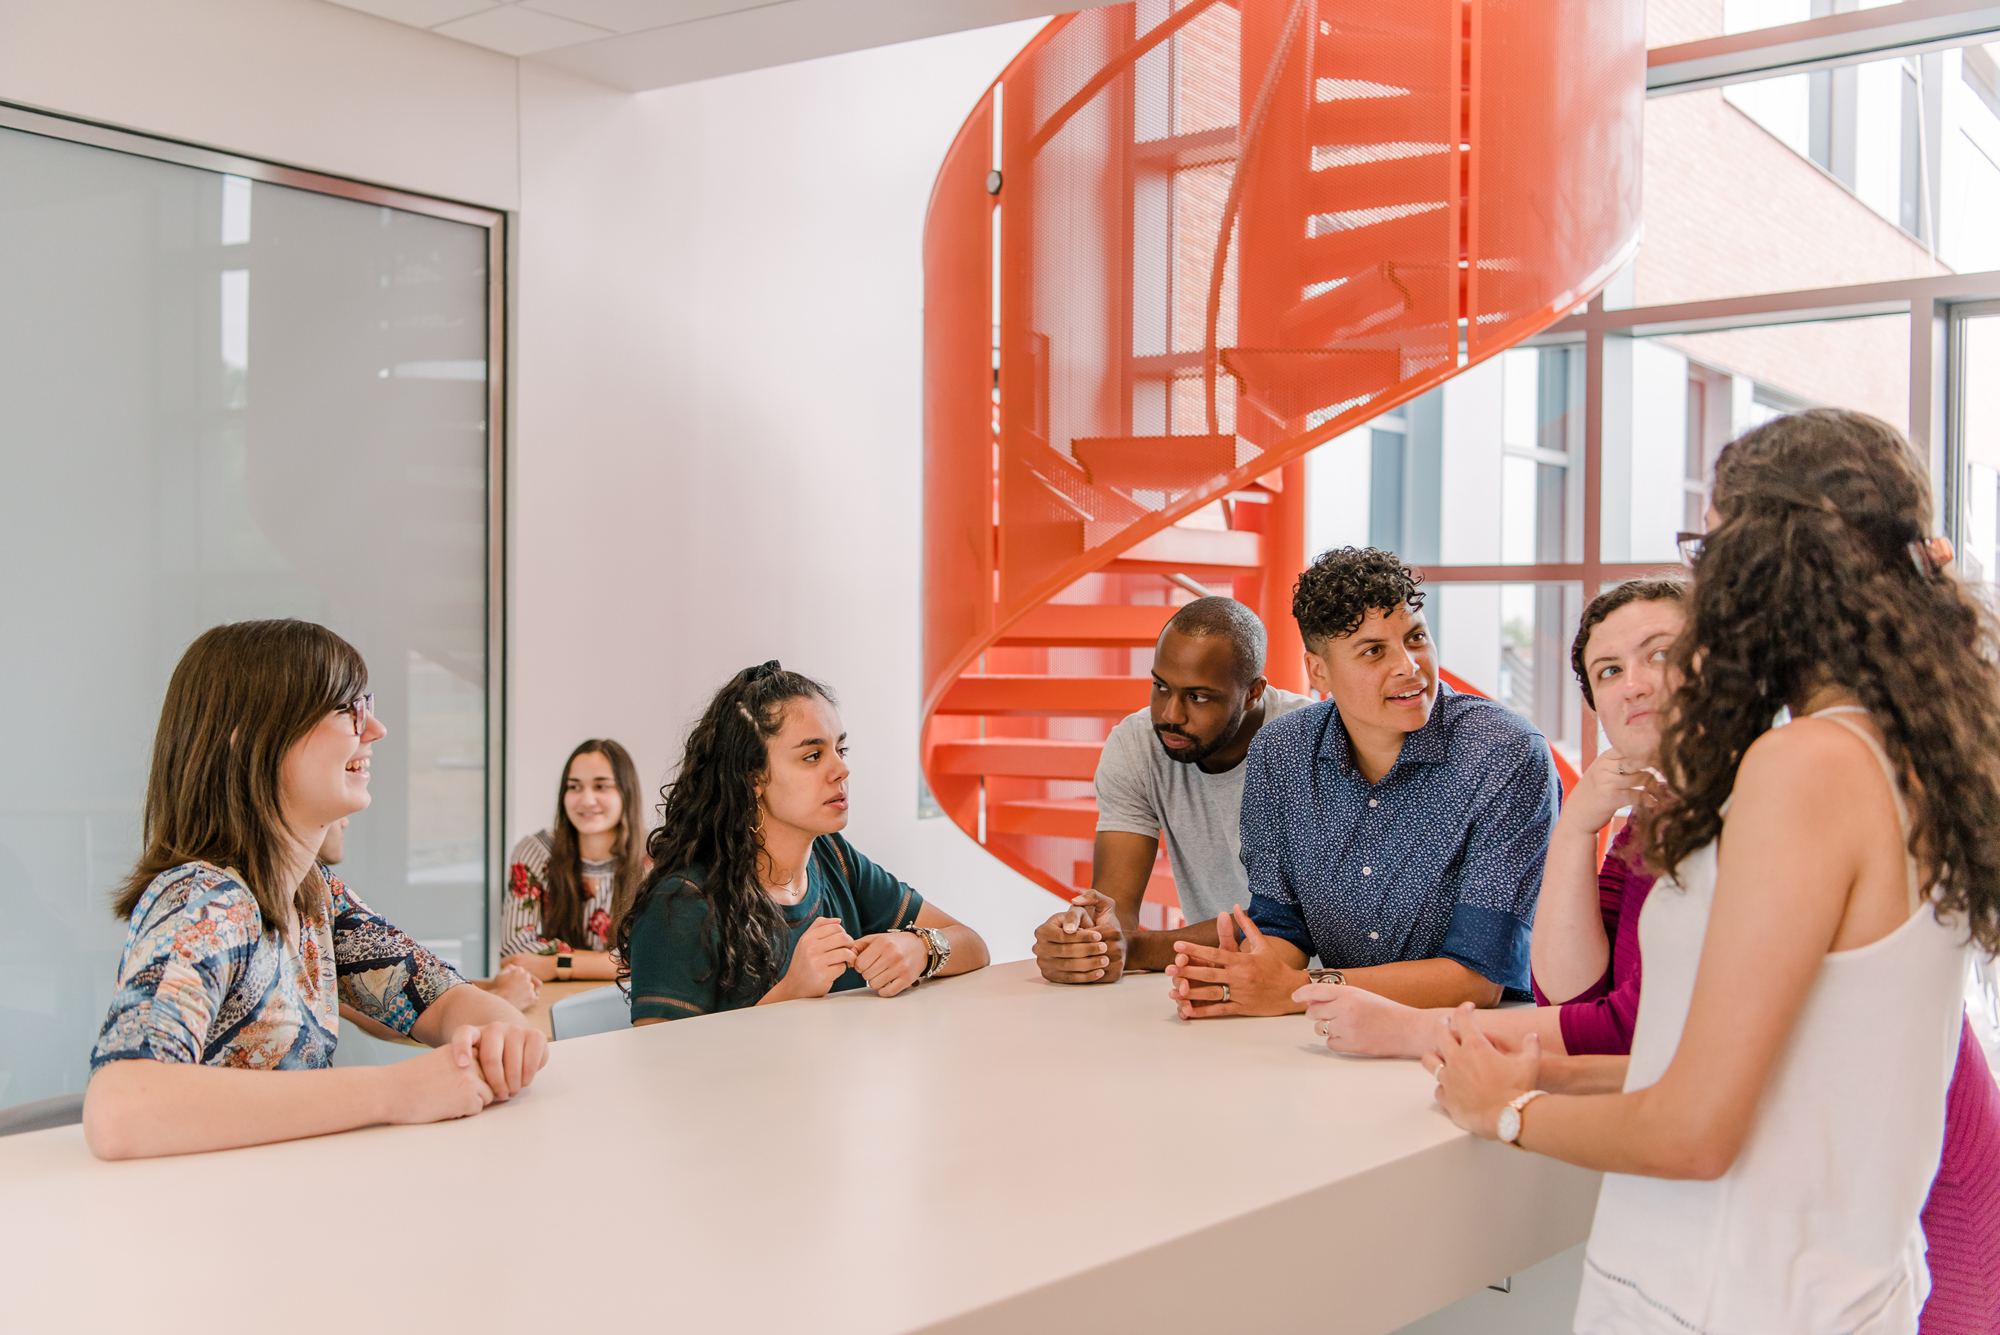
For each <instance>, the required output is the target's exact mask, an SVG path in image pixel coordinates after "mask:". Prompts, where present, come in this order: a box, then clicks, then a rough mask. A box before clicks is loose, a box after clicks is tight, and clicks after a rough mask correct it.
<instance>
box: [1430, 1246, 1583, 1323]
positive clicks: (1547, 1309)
mask: <svg viewBox="0 0 2000 1335" xmlns="http://www.w3.org/2000/svg"><path fill="white" fill-rule="evenodd" d="M1582 1284H1583V1247H1582V1246H1581V1245H1578V1246H1575V1247H1572V1248H1570V1249H1569V1250H1568V1251H1566V1252H1559V1253H1558V1254H1556V1255H1555V1256H1551V1257H1550V1258H1549V1259H1548V1260H1546V1261H1544V1262H1542V1263H1541V1264H1540V1265H1538V1266H1535V1267H1534V1268H1532V1269H1530V1270H1524V1271H1522V1272H1521V1273H1520V1274H1518V1275H1515V1276H1514V1277H1513V1279H1512V1292H1509V1293H1500V1292H1497V1291H1495V1290H1493V1289H1481V1290H1480V1291H1479V1292H1478V1293H1475V1294H1473V1295H1472V1296H1471V1297H1469V1298H1462V1299H1460V1300H1459V1301H1458V1302H1455V1303H1453V1304H1452V1305H1451V1306H1450V1307H1447V1308H1445V1309H1444V1310H1443V1311H1441V1312H1433V1313H1431V1314H1430V1315H1429V1316H1427V1317H1425V1318H1424V1319H1423V1320H1421V1321H1413V1322H1411V1323H1410V1324H1409V1325H1407V1326H1404V1327H1403V1328H1402V1329H1401V1330H1399V1331H1397V1332H1395V1335H1569V1331H1570V1329H1571V1326H1570V1322H1571V1320H1572V1318H1574V1317H1575V1316H1576V1292H1577V1289H1578V1288H1579V1287H1581V1286H1582Z"/></svg>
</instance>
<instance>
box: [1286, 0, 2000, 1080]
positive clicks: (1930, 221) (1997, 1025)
mask: <svg viewBox="0 0 2000 1335" xmlns="http://www.w3.org/2000/svg"><path fill="white" fill-rule="evenodd" d="M1895 8H1896V7H1895V6H1887V7H1882V6H1868V5H1865V4H1864V5H1861V6H1859V7H1857V6H1855V5H1852V4H1838V5H1836V4H1833V3H1829V2H1827V0H1742V2H1741V3H1739V2H1738V0H1728V2H1727V3H1718V2H1715V0H1709V2H1707V3H1704V2H1702V0H1686V2H1684V3H1676V4H1656V5H1655V6H1653V8H1652V10H1651V11H1650V12H1649V23H1651V24H1652V26H1653V39H1654V43H1655V46H1656V48H1657V47H1662V46H1663V44H1664V43H1668V42H1677V43H1686V44H1687V45H1684V46H1674V47H1667V48H1665V49H1656V50H1655V51H1654V53H1653V56H1654V59H1653V68H1652V76H1651V78H1650V79H1649V82H1651V83H1652V84H1653V92H1654V94H1655V95H1654V97H1653V98H1652V100H1650V101H1649V102H1648V103H1647V116H1646V133H1645V156H1646V161H1645V216H1646V239H1645V243H1644V245H1643V246H1642V247H1641V249H1640V253H1639V256H1638V258H1637V260H1636V261H1635V263H1634V264H1633V266H1632V267H1631V268H1630V269H1628V270H1627V271H1626V272H1624V273H1622V274H1620V275H1618V277H1617V278H1615V279H1614V280H1613V281H1612V282H1611V283H1610V285H1609V286H1608V287H1607V288H1606V289H1605V291H1604V292H1603V293H1601V294H1600V295H1599V296H1598V297H1597V298H1595V299H1593V300H1592V301H1591V303H1590V304H1589V307H1588V308H1587V309H1579V310H1578V311H1577V312H1575V313H1573V314H1572V315H1571V316H1570V317H1569V318H1568V319H1567V320H1565V321H1563V322H1562V323H1560V324H1558V325H1557V326H1555V327H1554V328H1553V329H1551V330H1549V331H1547V332H1546V333H1545V334H1543V335H1542V336H1540V337H1538V338H1536V339H1534V340H1532V341H1531V345H1530V346H1525V347H1520V348H1515V349H1513V350H1510V351H1508V352H1505V353H1503V354H1501V355H1500V356H1499V357H1497V358H1494V359H1492V360H1491V361H1489V362H1487V363H1485V364H1483V365H1481V366H1476V367H1472V368H1470V369H1469V370H1468V371H1466V372H1464V373H1462V374H1461V375H1460V376H1458V377H1457V378H1456V379H1454V380H1452V381H1451V382H1449V383H1448V384H1446V385H1445V386H1444V387H1443V388H1442V389H1440V390H1438V391H1435V392H1434V393H1432V394H1430V395H1428V396H1426V397H1425V398H1424V399H1420V400H1418V401H1416V402H1414V403H1411V404H1408V405H1405V406H1404V407H1402V408H1399V409H1397V410H1396V411H1394V412H1392V413H1389V414H1387V415H1386V416H1384V417H1382V418H1379V419H1377V420H1376V421H1374V422H1372V423H1369V424H1368V425H1366V426H1364V427H1361V428H1359V429H1358V430H1355V431H1351V432H1349V433H1348V434H1346V435H1344V436H1342V437H1339V438H1338V439H1336V440H1333V441H1330V442H1328V443H1327V444H1326V445H1323V446H1321V447H1320V448H1319V449H1318V450H1317V451H1315V452H1314V453H1313V454H1312V455H1311V456H1310V457H1309V460H1308V490H1309V516H1310V517H1309V529H1308V539H1309V542H1310V543H1311V545H1312V549H1313V550H1314V551H1315V552H1317V551H1322V550H1325V549H1326V548H1328V547H1332V546H1338V545H1343V544H1347V543H1355V544H1360V543H1369V544H1372V545H1375V546H1381V547H1389V548H1392V549H1394V550H1395V551H1397V552H1399V553H1400V554H1402V555H1403V556H1404V557H1405V558H1406V559H1408V560H1410V561H1411V562H1413V563H1414V564H1417V565H1419V566H1421V567H1423V569H1424V571H1425V575H1426V584H1427V587H1428V588H1429V589H1430V590H1431V596H1430V600H1429V603H1428V606H1429V609H1430V610H1431V613H1432V620H1433V622H1434V624H1435V627H1436V631H1437V637H1438V643H1439V646H1440V650H1441V655H1442V659H1443V665H1444V667H1445V668H1446V669H1447V670H1448V671H1450V672H1452V673H1454V674H1455V675H1456V676H1458V677H1459V678H1460V679H1462V680H1463V681H1465V682H1466V683H1468V684H1470V685H1472V686H1474V687H1476V688H1477V689H1479V690H1481V691H1484V692H1486V693H1487V694H1489V695H1492V696H1494V697H1496V698H1497V699H1499V700H1501V701H1503V702H1505V703H1506V704H1507V705H1508V706H1509V707H1511V708H1513V709H1515V710H1517V711H1519V712H1520V713H1521V714H1523V715H1524V716H1526V717H1528V718H1530V719H1532V720H1533V721H1534V722H1535V723H1536V724H1537V725H1538V726H1539V727H1540V728H1541V729H1542V731H1543V732H1544V733H1546V734H1547V736H1548V737H1549V738H1550V740H1551V741H1552V742H1553V743H1554V744H1555V745H1556V747H1557V749H1558V750H1559V751H1561V752H1562V753H1563V754H1565V755H1566V756H1567V757H1568V758H1569V759H1571V760H1572V761H1573V762H1575V763H1576V764H1578V765H1579V766H1581V765H1582V764H1585V763H1588V761H1589V760H1590V759H1591V758H1592V757H1593V756H1594V755H1595V754H1596V752H1597V750H1598V748H1599V746H1601V745H1602V742H1601V734H1600V733H1599V731H1598V729H1597V726H1596V721H1595V719H1594V718H1593V717H1592V716H1591V714H1590V713H1589V711H1587V710H1586V709H1585V708H1584V707H1583V701H1582V698H1581V693H1580V692H1579V691H1577V690H1576V688H1575V683H1574V681H1573V679H1572V677H1571V675H1570V668H1569V652H1568V650H1569V641H1570V638H1571V637H1572V636H1573V634H1574V632H1575V627H1576V624H1577V616H1578V613H1579V611H1580V609H1581V604H1582V602H1583V601H1584V600H1585V599H1586V598H1587V597H1588V596H1589V595H1590V594H1592V593H1594V592H1595V591H1597V590H1599V589H1601V588H1603V587H1606V586H1607V585H1609V584H1611V583H1614V582H1616V581H1618V580H1621V579H1626V578H1630V577H1632V576H1634V575H1638V574H1642V573H1646V572H1648V571H1653V570H1658V569H1661V568H1663V567H1664V568H1672V567H1674V565H1675V563H1676V562H1677V560H1678V558H1677V554H1676V550H1675V542H1674V536H1675V534H1676V533H1677V532H1679V531H1681V530H1684V529H1685V530H1700V529H1701V528H1702V527H1704V523H1703V517H1704V514H1705V512H1706V509H1707V503H1708V483H1709V478H1710V476H1711V473H1712V470H1713V465H1714V462H1715V458H1716V455H1717V453H1718V452H1719V451H1720V450H1721V448H1722V447H1723V446H1724V445H1725V444H1727V443H1728V442H1729V441H1730V440H1732V439H1734V438H1735V437H1736V436H1738V435H1741V434H1742V433H1743V432H1744V431H1747V430H1749V429H1750V428H1752V427H1754V426H1756V425H1758V424H1759V423H1761V422H1764V421H1767V420H1769V419H1770V418H1772V417H1774V416H1777V415H1779V414H1781V413H1785V412H1790V411H1795V410H1797V409H1801V408H1806V407H1812V406H1820V405H1825V406H1835V407H1846V408H1858V409H1862V410H1864V411H1867V412H1870V413H1873V414H1875V415H1876V416H1878V417H1881V418H1883V419H1884V420H1886V421H1888V422H1890V423H1892V424H1894V425H1895V426H1896V427H1898V428H1899V429H1902V430H1904V431H1906V432H1907V433H1909V435H1910V437H1911V439H1912V440H1913V441H1914V442H1915V443H1916V444H1917V446H1918V448H1919V449H1921V450H1924V451H1926V452H1927V453H1928V454H1929V455H1930V458H1931V461H1932V471H1933V477H1934V481H1935V484H1936V487H1935V489H1936V493H1937V501H1938V507H1939V510H1938V516H1937V527H1938V531H1940V532H1943V533H1945V534H1947V535H1948V536H1950V537H1951V538H1952V540H1953V541H1954V542H1955V543H1956V544H1957V546H1958V549H1959V552H1960V568H1961V569H1962V570H1963V571H1964V572H1965V573H1966V574H1967V575H1969V576H1970V577H1972V578H1974V579H1976V580H1980V581H1982V582H1985V583H1986V584H1987V585H1988V587H1989V589H1991V590H1992V592H1993V594H1994V596H1995V600H1996V604H2000V165H1996V164H2000V74H1996V73H1995V70H1996V68H2000V66H1996V65H1995V61H1994V57H1995V54H1996V53H2000V45H1995V46H1985V45H1980V44H1979V43H1978V41H1977V40H1975V38H1972V37H1969V38H1966V39H1964V40H1963V41H1961V44H1960V45H1956V46H1951V45H1944V44H1941V43H1939V42H1937V41H1928V42H1926V43H1923V44H1920V45H1919V46H1915V47H1912V48H1911V49H1909V50H1907V51H1901V50H1895V49H1884V48H1883V47H1881V46H1880V45H1879V44H1878V45H1871V43H1874V42H1877V41H1878V40H1879V37H1880V35H1881V34H1882V33H1885V32H1891V31H1895V30H1894V29H1893V28H1892V27H1891V26H1889V25H1893V24H1894V23H1896V22H1899V21H1900V18H1899V16H1898V15H1896V14H1893V13H1891V12H1890V11H1893V10H1894V9H1895ZM1933 8H1936V7H1933ZM1966 8H1968V9H1970V8H1971V7H1970V6H1967V7H1966ZM1862 9H1871V10H1880V12H1879V13H1871V14H1862V13H1860V10H1862ZM1926 13H1929V11H1928V10H1927V11H1926ZM1842 16H1845V17H1842ZM1936 19H1937V15H1932V16H1931V19H1927V20H1925V21H1926V22H1930V21H1932V20H1936ZM1822 20H1824V23H1823V22H1822ZM1912 21H1913V22H1914V21H1915V20H1912ZM1799 24H1805V25H1808V26H1807V27H1803V28H1801V27H1789V28H1788V27H1784V26H1781V25H1799ZM1867 24H1874V25H1876V26H1875V27H1873V28H1867V27H1865V26H1857V25H1867ZM1811 25H1819V26H1817V27H1814V26H1811ZM1828 25H1831V26H1828ZM1834 29H1841V30H1842V31H1848V32H1849V33H1850V36H1851V43H1850V44H1851V46H1852V48H1853V50H1852V51H1851V53H1850V54H1849V55H1848V56H1846V57H1841V58H1838V59H1833V60H1829V59H1828V58H1827V53H1828V51H1829V50H1830V49H1831V48H1830V47H1829V46H1828V45H1827V43H1828V42H1829V41H1832V40H1834V38H1837V37H1839V33H1838V32H1835V31H1834ZM1765 30H1769V32H1770V37H1769V41H1770V47H1769V50H1767V51H1762V52H1760V51H1759V50H1758V49H1757V47H1756V45H1755V43H1756V42H1757V41H1759V40H1762V39H1761V38H1759V37H1757V36H1756V34H1760V33H1762V32H1764V31H1765ZM1829 32H1832V33H1833V36H1832V37H1829V36H1828V34H1829ZM1746 34H1747V35H1748V36H1746ZM1987 35H1988V36H1990V35H1991V34H1987ZM1975 36H1976V35H1975ZM1812 43H1817V45H1812ZM1807 47H1810V49H1809V50H1808V49H1807ZM1800 52H1803V53H1804V54H1805V55H1809V56H1811V57H1812V58H1811V59H1809V60H1806V59H1801V61H1800V64H1801V66H1802V68H1799V69H1798V70H1797V71H1796V72H1793V71H1792V70H1791V69H1789V68H1787V67H1785V66H1784V65H1783V63H1782V62H1783V61H1784V60H1785V59H1789V58H1790V55H1788V54H1787V53H1794V54H1796V53H1800ZM1717 71H1725V72H1727V71H1734V72H1735V73H1734V74H1729V75H1728V76H1727V77H1725V76H1724V74H1718V73H1717ZM1738 76H1740V78H1741V81H1740V82H1739V81H1735V80H1736V78H1737V77H1738ZM1970 995H1971V997H1972V999H1973V1003H1974V1004H1973V1006H1972V1012H1973V1015H1974V1019H1975V1022H1976V1024H1977V1025H1978V1026H1979V1027H1980V1028H1981V1031H1982V1037H1983V1038H1984V1039H1985V1040H1986V1041H1987V1043H1988V1045H1989V1049H2000V992H1996V991H1995V989H1994V988H1993V986H1992V984H1991V983H1990V982H1989V981H1986V980H1984V979H1975V980H1974V983H1973V986H1972V988H1971V991H1970Z"/></svg>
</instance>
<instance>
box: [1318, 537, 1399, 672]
mask: <svg viewBox="0 0 2000 1335" xmlns="http://www.w3.org/2000/svg"><path fill="white" fill-rule="evenodd" d="M1423 582H1424V577H1423V575H1422V573H1421V572H1419V571H1417V570H1416V569H1414V568H1412V567H1410V566H1406V565H1404V564H1403V562H1402V561H1401V559H1400V558H1398V557H1397V555H1396V554H1395V553H1394V552H1385V551H1383V550H1382V549H1381V548H1380V547H1340V548H1336V549H1335V550H1333V551H1330V552H1321V553H1320V555H1319V559H1318V560H1317V561H1314V562H1313V563H1312V564H1311V565H1309V566H1307V567H1306V568H1305V571H1304V573H1302V574H1301V575H1300V576H1299V582H1298V583H1297V584H1294V585H1293V586H1292V616H1293V617H1294V618H1295V619H1297V621H1298V623H1299V634H1300V636H1301V637H1303V638H1304V640H1305V642H1306V648H1308V649H1310V650H1312V651H1313V652H1314V653H1316V654H1318V653H1324V652H1325V651H1326V642H1327V641H1328V640H1338V639H1340V638H1342V637H1343V636H1347V635H1352V634H1353V633H1354V632H1355V631H1356V630H1357V629H1359V628H1360V626H1361V623H1362V622H1364V621H1366V620H1367V619H1368V614H1369V613H1370V612H1393V611H1395V610H1396V609H1397V608H1398V607H1408V608H1409V609H1410V611H1411V612H1412V613H1416V612H1421V611H1423V610H1424V595H1423V591H1422V590H1421V589H1419V588H1418V587H1417V586H1418V585H1419V584H1422V583H1423Z"/></svg>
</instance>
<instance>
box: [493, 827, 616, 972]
mask: <svg viewBox="0 0 2000 1335" xmlns="http://www.w3.org/2000/svg"><path fill="white" fill-rule="evenodd" d="M554 851H555V844H554V841H553V840H552V839H551V838H550V837H549V832H548V831H547V830H537V831H535V832H534V833H533V834H531V835H529V836H527V837H526V838H524V839H522V840H521V842H520V843H518V844H515V845H514V857H513V860H512V861H513V865H512V866H510V867H508V869H507V893H506V894H505V895H503V896H501V904H500V955H501V958H503V959H504V958H506V957H507V956H509V955H554V954H557V953H558V952H560V951H564V950H603V949H605V943H606V942H607V941H609V940H610V938H611V892H612V889H613V888H614V885H615V883H616V880H617V878H616V877H615V876H614V875H613V873H614V872H615V871H616V870H617V869H618V861H617V859H616V858H606V859H604V860H603V861H602V862H585V863H583V864H582V865H581V870H582V873H583V888H584V889H585V890H587V891H589V892H590V902H589V903H587V904H585V905H584V906H583V922H584V937H585V939H584V940H582V941H558V940H556V939H554V938H553V937H548V936H544V935H542V895H543V894H544V893H545V892H546V890H547V889H548V870H549V857H550V856H551V855H552V854H553V853H554Z"/></svg>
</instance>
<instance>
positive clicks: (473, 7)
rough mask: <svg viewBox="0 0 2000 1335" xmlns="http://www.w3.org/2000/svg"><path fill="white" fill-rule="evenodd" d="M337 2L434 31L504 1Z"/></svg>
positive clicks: (337, 3)
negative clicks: (454, 20) (438, 27)
mask: <svg viewBox="0 0 2000 1335" xmlns="http://www.w3.org/2000/svg"><path fill="white" fill-rule="evenodd" d="M333 3H334V4H336V5H342V6H345V7H346V8H348V9H358V10H360V11H361V12H362V13H364V14H374V15H376V16H377V17H379V18H385V19H394V20H396V22H398V23H407V24H409V25H410V26H411V27H413V28H434V27H436V26H437V25H438V24H440V23H449V22H451V21H452V20H453V19H462V18H464V17H466V16H467V15H468V14H477V13H479V11H481V10H482V9H495V8H498V7H499V5H500V3H501V0H333Z"/></svg>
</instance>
